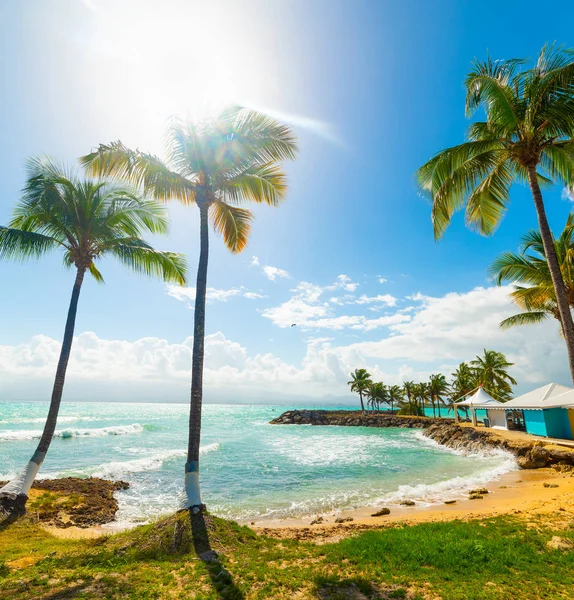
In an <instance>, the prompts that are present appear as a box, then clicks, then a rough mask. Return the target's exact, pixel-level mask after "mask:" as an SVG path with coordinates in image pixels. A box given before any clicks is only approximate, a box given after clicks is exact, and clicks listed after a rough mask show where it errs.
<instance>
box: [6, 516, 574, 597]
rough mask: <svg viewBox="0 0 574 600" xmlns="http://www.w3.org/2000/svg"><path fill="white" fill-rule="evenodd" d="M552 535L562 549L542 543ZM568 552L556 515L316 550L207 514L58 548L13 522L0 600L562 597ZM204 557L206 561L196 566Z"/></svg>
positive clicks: (27, 523) (424, 529) (374, 536)
mask: <svg viewBox="0 0 574 600" xmlns="http://www.w3.org/2000/svg"><path fill="white" fill-rule="evenodd" d="M192 527H193V529H192ZM555 536H558V537H559V538H560V540H556V539H555V540H554V542H555V544H554V545H556V542H557V543H558V545H559V546H560V545H562V546H563V548H562V549H559V548H556V549H555V548H553V547H552V545H548V543H549V542H550V541H551V540H552V538H553V537H555ZM569 544H572V546H571V547H570V549H569V550H568V549H564V548H567V547H568V545H569ZM573 548H574V522H570V521H569V517H566V518H565V517H564V515H563V513H562V514H561V513H559V512H557V513H556V515H554V516H552V517H551V518H548V517H545V518H544V520H542V519H541V518H538V517H531V518H529V519H526V520H525V519H518V518H509V517H504V518H503V517H499V518H495V519H488V520H482V521H481V520H475V521H469V522H459V521H457V522H451V523H428V524H421V525H416V526H403V527H397V528H386V529H380V530H371V531H366V532H363V533H360V534H358V535H356V536H353V537H349V538H346V539H343V540H340V541H338V542H334V543H328V544H323V545H317V544H313V543H311V542H301V541H296V540H290V539H288V540H285V539H281V540H279V539H274V538H268V537H262V536H259V535H257V534H255V533H254V532H253V531H252V530H250V529H249V528H248V527H242V526H239V525H237V524H235V523H232V522H229V521H225V520H223V519H218V518H214V517H211V516H207V517H206V518H205V519H203V518H201V519H199V520H198V519H195V520H194V522H193V526H192V525H191V523H190V517H189V515H188V514H187V513H179V514H177V515H172V516H170V517H168V518H165V519H162V520H160V521H158V522H156V523H154V524H152V525H146V526H142V527H139V528H137V529H135V530H132V531H129V532H125V533H121V534H118V535H114V536H110V537H102V538H97V539H90V540H63V539H59V538H56V537H54V536H52V535H51V534H49V533H47V532H46V531H45V530H43V529H42V528H41V527H39V526H38V525H37V524H36V523H34V522H32V521H31V520H29V519H23V520H20V521H17V522H15V523H12V524H9V525H4V526H2V527H1V528H0V597H1V598H10V599H11V600H18V599H28V598H34V599H40V598H42V599H54V600H55V599H56V598H142V599H143V598H146V599H147V598H150V599H151V598H178V599H180V598H197V599H206V600H207V599H220V598H225V599H240V598H245V599H255V598H285V599H299V600H304V599H307V598H309V599H312V598H318V599H332V600H334V599H341V600H344V599H345V600H346V599H365V598H409V599H415V598H418V599H427V598H429V599H430V598H444V599H448V600H455V599H456V600H471V599H474V598H476V599H478V598H480V599H493V600H494V599H496V600H500V599H505V598H509V599H513V600H516V599H522V598H524V599H533V600H534V599H536V600H538V599H540V598H550V599H558V598H565V599H566V598H569V599H572V598H574V550H573ZM210 549H212V550H215V551H216V552H217V553H218V557H217V558H213V559H212V560H211V561H205V560H199V559H198V558H197V555H198V554H201V553H203V552H206V551H209V550H210Z"/></svg>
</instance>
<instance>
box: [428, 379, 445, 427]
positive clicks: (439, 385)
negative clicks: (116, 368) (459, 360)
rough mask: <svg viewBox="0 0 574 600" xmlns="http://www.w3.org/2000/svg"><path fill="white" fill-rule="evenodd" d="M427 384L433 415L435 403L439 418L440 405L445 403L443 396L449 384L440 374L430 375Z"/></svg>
mask: <svg viewBox="0 0 574 600" xmlns="http://www.w3.org/2000/svg"><path fill="white" fill-rule="evenodd" d="M428 386H429V397H430V399H431V402H432V409H433V416H434V414H435V413H434V408H435V403H436V404H437V405H438V416H439V418H440V416H441V414H440V405H441V404H444V403H445V398H446V395H447V393H448V389H449V385H448V383H447V381H446V377H445V376H444V375H442V374H437V375H431V376H430V382H429V384H428Z"/></svg>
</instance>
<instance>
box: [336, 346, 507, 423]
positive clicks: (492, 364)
mask: <svg viewBox="0 0 574 600" xmlns="http://www.w3.org/2000/svg"><path fill="white" fill-rule="evenodd" d="M512 366H513V363H511V362H508V360H507V359H506V357H505V356H504V354H502V353H500V352H496V351H494V350H486V349H485V350H484V352H483V354H482V356H477V357H476V358H475V359H474V360H471V361H470V363H466V362H463V363H460V365H459V366H458V367H457V369H456V370H455V372H454V373H452V374H451V380H450V382H448V381H447V378H446V376H445V375H443V374H440V373H438V374H434V375H431V376H430V378H429V380H428V381H422V382H418V383H415V382H414V381H405V382H404V383H403V384H402V385H385V384H384V383H383V382H381V381H373V380H372V379H371V375H370V373H369V372H368V371H367V369H355V371H353V372H352V373H351V380H350V381H349V382H348V385H349V386H350V389H351V391H352V392H355V393H357V394H358V395H359V399H360V402H361V410H362V411H363V412H365V402H364V399H366V406H367V409H369V408H370V410H371V411H373V412H374V411H378V410H381V407H382V406H385V407H386V408H388V407H390V408H391V411H393V412H394V410H395V406H397V407H399V409H400V410H399V413H400V414H405V415H424V409H425V406H428V405H430V406H432V409H433V416H438V417H441V416H442V414H441V406H443V407H447V408H448V409H449V410H450V409H451V408H452V406H453V403H455V402H458V401H460V400H462V399H464V397H465V396H467V395H469V394H470V393H471V392H473V391H474V390H476V389H477V388H478V387H479V386H482V388H483V389H484V391H485V392H487V393H488V394H490V395H491V396H492V397H493V398H495V399H496V400H499V401H500V402H506V401H507V400H510V399H511V397H512V386H513V385H516V380H515V379H514V378H513V377H511V376H510V375H509V373H508V369H509V368H510V367H512Z"/></svg>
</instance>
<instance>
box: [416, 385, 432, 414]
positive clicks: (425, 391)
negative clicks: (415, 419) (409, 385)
mask: <svg viewBox="0 0 574 600" xmlns="http://www.w3.org/2000/svg"><path fill="white" fill-rule="evenodd" d="M416 396H417V398H418V400H419V406H418V410H417V414H419V413H420V414H421V415H422V416H423V417H424V416H425V402H426V401H427V399H429V398H430V393H429V384H428V383H426V382H424V381H422V382H421V383H417V384H416Z"/></svg>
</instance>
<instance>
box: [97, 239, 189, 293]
mask: <svg viewBox="0 0 574 600" xmlns="http://www.w3.org/2000/svg"><path fill="white" fill-rule="evenodd" d="M109 252H110V254H112V255H113V256H115V257H116V258H117V259H118V260H119V261H120V262H122V263H123V264H125V265H126V266H128V267H129V268H130V269H132V270H133V271H135V272H136V273H141V274H142V275H147V276H148V277H159V278H161V279H163V280H164V281H166V282H173V283H178V284H180V285H185V283H186V270H187V262H186V259H185V257H184V256H183V255H182V254H176V253H174V252H162V251H160V250H154V249H153V248H150V247H149V246H148V245H146V244H144V243H141V242H140V241H139V240H138V241H134V242H132V243H122V244H115V245H113V246H111V247H110V249H109Z"/></svg>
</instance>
